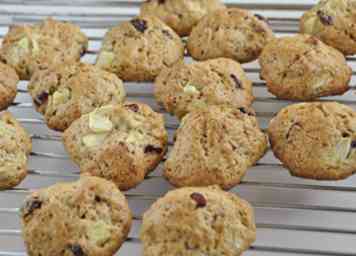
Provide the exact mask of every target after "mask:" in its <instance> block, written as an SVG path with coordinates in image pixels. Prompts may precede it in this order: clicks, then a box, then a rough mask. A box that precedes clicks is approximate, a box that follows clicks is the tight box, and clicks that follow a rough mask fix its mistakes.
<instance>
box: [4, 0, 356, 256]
mask: <svg viewBox="0 0 356 256" xmlns="http://www.w3.org/2000/svg"><path fill="white" fill-rule="evenodd" d="M140 2H141V1H139V0H131V1H122V0H97V1H95V0H61V1H59V0H57V1H55V0H0V37H1V39H0V40H2V38H3V36H4V34H5V33H6V32H7V30H8V26H9V25H11V24H16V23H25V22H26V23H33V22H37V21H39V20H42V19H43V18H45V17H46V16H53V17H55V18H57V19H63V20H69V21H72V22H74V23H77V24H79V25H80V26H81V27H82V29H83V31H84V32H85V33H86V34H87V35H88V37H89V38H90V44H89V50H88V52H87V54H86V55H85V56H84V57H83V61H84V62H89V63H93V62H94V60H95V55H96V54H97V52H98V50H99V49H100V44H101V40H102V38H103V35H104V33H105V31H106V29H107V28H109V27H112V26H113V25H115V24H117V23H118V22H119V21H122V20H126V19H129V18H130V17H132V16H134V15H136V14H137V13H138V7H139V5H140ZM225 2H226V4H228V5H229V6H230V7H231V6H239V7H243V8H247V9H251V10H252V11H254V12H256V13H260V14H262V15H264V16H266V17H268V18H270V23H271V25H272V27H273V29H274V31H275V32H276V34H277V35H288V34H292V33H295V32H296V31H297V22H298V18H299V17H300V16H301V14H302V12H303V11H304V10H306V9H309V8H310V7H311V6H312V5H313V4H314V3H315V1H310V0H309V1H308V0H304V1H303V0H296V1H294V2H293V3H291V1H286V0H280V1H273V0H264V1H263V0H260V1H257V0H256V1H255V0H245V1H243V0H240V1H238V0H236V1H233V0H230V1H225ZM187 61H190V59H189V58H188V57H187ZM348 61H349V64H350V65H351V66H352V67H353V69H354V70H355V66H356V58H355V57H350V58H348ZM244 68H245V70H246V71H247V72H248V76H249V77H250V79H251V80H253V82H254V94H255V96H256V97H257V99H256V101H255V104H254V107H255V109H256V111H257V115H258V118H259V120H260V125H261V126H262V128H263V129H265V128H266V126H267V124H268V121H269V119H270V118H271V117H272V116H273V115H274V113H275V112H276V111H278V110H279V109H280V108H282V107H283V106H285V105H287V104H289V103H291V102H289V101H285V100H277V99H275V98H274V97H273V96H272V95H270V94H269V93H268V92H267V89H266V87H265V84H264V83H263V81H261V80H260V79H259V67H258V65H257V64H256V63H250V64H246V65H244ZM354 74H355V73H354ZM355 81H356V80H355V78H354V77H353V79H352V82H351V84H352V85H354V84H355ZM125 86H126V90H127V92H128V98H129V99H134V100H139V101H142V102H145V103H148V104H149V105H151V106H152V107H153V108H154V109H155V110H157V111H159V112H164V111H163V110H162V109H161V108H160V107H159V106H158V105H157V104H156V103H155V101H154V99H153V97H152V83H141V84H138V83H125ZM26 87H27V82H25V81H21V82H20V84H19V89H18V97H17V98H16V101H15V103H14V104H13V106H11V108H10V111H11V112H12V113H13V114H14V115H15V116H16V117H17V118H18V119H19V120H20V121H21V122H22V124H23V125H24V126H25V127H26V128H27V129H28V131H29V132H30V133H31V134H32V138H33V152H32V154H31V158H30V162H29V169H30V173H29V175H28V177H27V178H26V179H25V180H24V182H22V184H20V185H19V186H18V187H16V188H15V189H12V190H8V191H3V192H0V255H9V256H11V255H16V256H17V255H26V253H25V248H24V245H23V241H22V239H21V232H20V222H19V217H18V210H19V207H20V206H21V204H22V202H23V199H24V197H25V196H26V195H28V194H29V193H30V192H31V191H32V190H35V189H37V188H41V187H46V186H49V185H51V184H54V183H56V182H60V181H70V180H75V179H77V178H78V168H77V167H76V166H75V165H74V164H73V163H71V161H70V160H69V159H68V156H67V154H66V153H65V151H64V149H63V146H62V144H61V134H59V133H56V132H53V131H50V130H48V129H47V128H46V126H45V125H44V123H43V120H42V117H41V116H40V115H39V114H37V113H36V112H35V111H34V109H33V107H32V104H31V99H30V97H29V95H28V94H27V89H26ZM354 90H356V86H352V89H351V90H350V91H349V92H348V93H346V94H345V95H344V96H340V97H332V98H329V99H333V100H337V101H339V102H341V103H344V104H347V105H351V106H355V105H356V99H355V95H354ZM323 100H326V99H323ZM165 117H166V124H167V129H168V131H169V134H170V146H172V134H173V132H174V130H175V129H176V127H177V120H176V119H174V118H173V117H171V116H169V115H167V114H165ZM161 170H162V165H160V166H159V167H158V168H157V170H156V171H155V172H153V173H152V174H151V175H150V176H149V177H147V179H146V180H145V181H144V182H143V183H142V184H141V185H139V186H138V187H137V188H135V189H132V190H130V191H128V192H126V193H125V194H126V196H127V198H128V200H129V204H130V206H131V209H132V210H133V212H134V216H135V217H134V219H135V220H134V223H133V227H132V230H131V233H130V236H129V237H130V238H129V239H128V240H127V242H126V243H125V244H124V245H123V246H122V248H121V249H120V251H119V255H124V256H126V255H130V256H134V255H141V245H140V242H139V240H138V232H139V227H140V223H141V216H142V213H143V212H144V211H145V210H146V209H147V208H148V207H149V206H150V205H151V204H152V202H153V201H155V200H156V199H157V197H159V196H161V195H163V194H164V193H165V192H166V191H168V190H169V189H172V187H171V186H170V185H169V184H168V183H167V182H166V181H165V180H164V179H163V178H162V177H161V173H162V172H161ZM233 191H234V192H235V193H238V194H239V195H240V196H241V197H243V198H245V199H247V200H248V201H249V202H251V203H252V204H253V206H254V208H255V212H256V222H257V227H258V229H257V241H256V242H255V244H254V245H253V246H252V247H251V249H250V250H249V251H247V252H246V253H245V254H244V255H247V256H251V255H258V256H260V255H263V256H272V255H286V256H293V255H294V256H297V255H333V256H351V255H356V176H354V177H351V178H349V179H347V180H344V181H339V182H317V181H309V180H303V179H298V178H295V177H291V176H290V175H289V174H288V172H287V171H286V170H285V169H284V168H283V167H282V166H281V165H280V163H279V162H278V160H276V159H275V158H274V157H273V155H272V153H271V151H269V152H268V153H267V155H266V156H265V157H264V158H263V159H261V160H260V161H259V162H258V164H257V165H256V166H255V167H253V168H251V169H250V170H249V172H248V174H247V176H246V177H245V179H244V181H243V182H242V184H241V185H239V186H237V187H236V188H235V189H233ZM162 256H164V255H162Z"/></svg>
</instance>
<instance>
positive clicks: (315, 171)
mask: <svg viewBox="0 0 356 256" xmlns="http://www.w3.org/2000/svg"><path fill="white" fill-rule="evenodd" d="M268 134H269V138H270V142H271V146H272V150H273V152H274V154H275V156H276V157H277V158H278V159H280V160H281V162H282V163H283V165H284V166H286V167H287V168H288V169H289V170H290V172H291V174H292V175H294V176H299V177H304V178H309V179H317V180H338V179H343V178H346V177H348V176H350V175H352V174H353V173H355V171H356V113H355V111H353V110H352V109H351V108H350V107H348V106H344V105H341V104H339V103H335V102H328V103H320V102H316V103H300V104H295V105H291V106H288V107H286V108H284V109H282V110H281V111H280V112H279V113H278V115H277V116H276V117H275V118H273V119H272V120H271V122H270V125H269V128H268Z"/></svg>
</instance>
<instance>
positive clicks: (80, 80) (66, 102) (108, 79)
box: [28, 63, 126, 131]
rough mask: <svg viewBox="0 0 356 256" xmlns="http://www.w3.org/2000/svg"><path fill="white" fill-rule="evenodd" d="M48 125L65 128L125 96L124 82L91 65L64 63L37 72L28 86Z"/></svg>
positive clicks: (53, 127)
mask: <svg viewBox="0 0 356 256" xmlns="http://www.w3.org/2000/svg"><path fill="white" fill-rule="evenodd" d="M28 90H29V93H30V94H31V96H32V98H33V102H34V105H35V107H36V109H37V110H38V111H39V112H40V113H42V114H43V115H44V117H45V120H46V122H47V125H48V126H49V127H50V128H52V129H55V130H58V131H63V130H65V129H67V128H68V127H69V125H70V124H71V123H72V122H73V121H74V120H76V119H78V118H79V117H80V116H81V115H83V114H87V113H89V112H91V111H93V110H94V109H95V108H98V107H101V106H103V105H107V104H120V103H122V102H123V100H124V99H125V95H126V93H125V89H124V86H123V83H122V81H121V80H120V79H119V78H118V77H117V76H116V75H114V74H112V73H109V72H107V71H104V70H101V69H99V68H98V67H95V66H93V65H90V64H84V63H70V64H68V63H64V64H61V65H58V66H53V67H51V68H49V69H46V70H42V71H38V72H36V73H35V74H34V75H33V77H32V79H31V81H30V83H29V86H28Z"/></svg>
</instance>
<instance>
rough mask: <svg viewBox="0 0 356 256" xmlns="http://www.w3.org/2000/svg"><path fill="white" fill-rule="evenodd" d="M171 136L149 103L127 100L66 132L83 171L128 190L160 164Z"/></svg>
mask: <svg viewBox="0 0 356 256" xmlns="http://www.w3.org/2000/svg"><path fill="white" fill-rule="evenodd" d="M167 137H168V136H167V132H166V130H165V128H164V120H163V116H162V115H161V114H158V113H156V112H154V111H153V110H152V109H151V108H150V107H149V106H148V105H145V104H142V103H137V102H126V103H125V104H123V105H115V106H114V105H110V106H104V107H101V108H99V109H96V110H94V111H93V112H91V113H89V114H86V115H83V116H82V117H81V118H79V119H77V120H76V121H74V122H73V124H72V125H71V126H70V127H69V128H68V129H67V130H66V131H65V133H64V136H63V139H64V145H65V147H66V149H67V151H68V153H69V155H70V156H71V158H72V159H73V160H74V162H76V163H77V164H78V165H79V166H80V171H81V173H85V174H90V175H94V176H99V177H102V178H105V179H108V180H111V181H113V182H114V183H115V184H116V185H117V186H118V187H119V188H120V189H122V190H127V189H130V188H132V187H135V186H136V185H138V184H139V183H141V182H142V181H143V180H144V178H145V176H146V175H147V174H148V173H149V172H150V171H152V170H153V169H154V168H155V167H156V166H157V165H158V164H159V162H160V161H161V160H162V158H163V156H164V154H165V152H166V146H167V140H168V138H167Z"/></svg>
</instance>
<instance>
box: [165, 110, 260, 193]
mask: <svg viewBox="0 0 356 256" xmlns="http://www.w3.org/2000/svg"><path fill="white" fill-rule="evenodd" d="M266 150H267V137H266V135H265V134H264V133H263V132H262V131H261V130H260V128H259V126H258V123H257V120H256V117H255V116H254V113H253V112H252V111H251V110H249V109H246V108H241V109H237V108H231V107H226V106H210V107H208V108H204V109H200V110H196V111H192V112H190V113H189V114H187V115H186V116H185V117H184V118H183V120H182V122H181V124H180V127H179V129H178V130H177V132H176V141H175V143H174V147H173V149H172V151H171V152H170V154H169V157H168V159H167V161H166V162H165V166H164V176H165V177H166V178H167V179H168V181H169V182H170V183H171V184H173V185H174V186H177V187H183V186H207V185H220V186H221V187H222V188H224V189H229V188H231V187H233V186H235V185H237V184H238V183H240V181H241V179H242V178H243V176H244V175H245V173H246V171H247V168H248V167H250V166H252V165H254V164H255V163H256V162H257V160H259V159H260V158H261V157H262V156H263V155H264V153H265V152H266Z"/></svg>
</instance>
